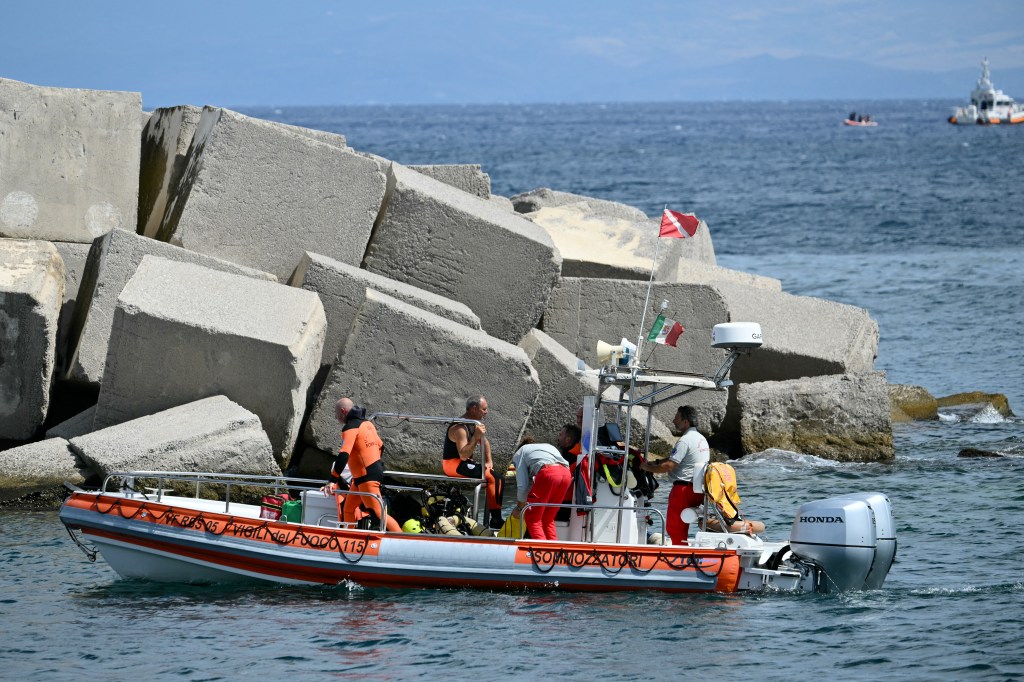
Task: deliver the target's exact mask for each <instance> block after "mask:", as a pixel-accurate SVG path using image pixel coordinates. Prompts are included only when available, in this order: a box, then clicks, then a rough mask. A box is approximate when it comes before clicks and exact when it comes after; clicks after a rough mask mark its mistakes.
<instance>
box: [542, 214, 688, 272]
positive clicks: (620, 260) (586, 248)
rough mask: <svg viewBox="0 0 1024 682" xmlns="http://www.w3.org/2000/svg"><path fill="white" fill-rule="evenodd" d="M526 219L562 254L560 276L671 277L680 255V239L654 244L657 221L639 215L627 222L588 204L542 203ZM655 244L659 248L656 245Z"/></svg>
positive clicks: (681, 240)
mask: <svg viewBox="0 0 1024 682" xmlns="http://www.w3.org/2000/svg"><path fill="white" fill-rule="evenodd" d="M525 215H526V217H527V218H529V219H530V220H532V221H533V222H534V223H536V224H537V225H540V226H541V227H542V228H544V231H545V232H547V233H548V235H550V236H551V240H552V241H553V242H554V243H555V246H556V247H558V251H559V253H561V254H562V277H605V278H609V279H641V280H643V281H645V282H646V281H647V280H648V279H650V276H651V266H652V265H653V263H654V256H655V251H657V256H658V265H657V267H656V268H655V271H654V278H655V279H656V280H658V281H666V280H669V281H670V275H674V274H675V272H676V269H677V267H678V263H679V259H680V258H681V257H682V244H683V242H684V241H685V240H683V239H665V240H663V243H661V244H659V243H658V225H657V224H656V223H655V221H652V220H648V219H647V216H643V218H641V219H640V220H637V221H631V220H626V219H624V218H617V217H613V216H608V215H601V214H599V213H596V212H595V211H594V209H593V208H591V206H590V204H589V203H587V202H585V201H581V202H578V203H575V204H564V205H561V206H553V207H545V208H541V209H538V210H537V211H535V212H533V213H527V214H525ZM659 247H660V248H659Z"/></svg>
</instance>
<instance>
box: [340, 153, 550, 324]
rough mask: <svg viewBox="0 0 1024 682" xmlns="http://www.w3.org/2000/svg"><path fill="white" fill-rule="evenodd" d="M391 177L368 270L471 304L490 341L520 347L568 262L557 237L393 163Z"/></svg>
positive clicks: (371, 245) (526, 221)
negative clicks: (563, 261)
mask: <svg viewBox="0 0 1024 682" xmlns="http://www.w3.org/2000/svg"><path fill="white" fill-rule="evenodd" d="M391 173H392V178H391V181H390V182H389V194H388V198H387V202H386V209H385V212H384V214H383V216H382V217H381V219H380V221H379V222H378V224H377V226H376V228H375V229H374V233H373V238H372V240H371V241H370V244H369V247H368V248H367V252H366V258H365V260H364V267H365V268H366V269H367V270H370V271H371V272H375V273H377V274H380V275H384V276H385V277H389V278H391V279H396V280H398V281H400V282H405V283H406V284H411V285H413V286H416V287H419V288H421V289H426V290H427V291H432V292H434V293H435V294H438V295H440V296H443V297H445V298H449V299H452V300H454V301H460V302H462V303H465V304H466V305H468V306H469V307H470V308H471V309H472V310H473V312H474V313H476V314H477V315H479V316H480V324H481V325H482V326H483V328H484V330H486V331H487V333H488V334H490V335H491V336H494V337H496V338H499V339H502V340H503V341H508V342H510V343H517V342H518V341H519V339H521V338H522V337H523V335H525V334H526V332H528V331H529V330H530V329H531V328H532V327H533V326H534V325H535V324H536V323H537V321H538V320H539V319H540V316H541V313H542V312H543V311H544V306H545V304H546V303H547V300H548V296H549V294H550V292H551V288H552V286H554V284H555V281H556V280H557V278H558V274H559V271H560V268H561V264H562V258H561V256H560V255H559V253H558V250H557V249H556V248H555V246H554V244H553V243H552V241H551V238H550V237H549V236H548V235H547V233H546V232H544V230H542V229H541V228H540V227H538V226H537V225H534V224H533V223H531V222H530V221H529V220H526V219H525V218H522V217H520V216H518V215H516V214H514V213H508V212H506V211H503V210H502V209H501V208H499V207H498V206H497V205H495V204H493V203H491V202H489V201H486V200H483V199H480V198H478V197H474V196H471V195H469V194H467V193H465V192H462V191H459V190H456V189H453V188H452V187H449V186H448V185H445V184H444V183H441V182H438V181H437V180H434V179H432V178H428V177H426V176H425V175H422V174H420V173H417V172H415V171H412V170H409V169H408V168H406V167H404V166H401V165H399V164H392V167H391ZM327 255H330V254H327ZM342 260H343V259H342Z"/></svg>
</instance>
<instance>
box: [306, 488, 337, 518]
mask: <svg viewBox="0 0 1024 682" xmlns="http://www.w3.org/2000/svg"><path fill="white" fill-rule="evenodd" d="M334 497H335V496H334V495H328V494H327V493H322V492H320V491H319V490H303V491H302V522H303V523H306V524H309V525H312V526H316V525H319V524H320V519H321V518H323V517H326V518H324V522H325V523H324V525H331V526H337V525H338V505H337V504H336V503H335V502H334ZM327 521H331V523H330V524H328V523H326V522H327Z"/></svg>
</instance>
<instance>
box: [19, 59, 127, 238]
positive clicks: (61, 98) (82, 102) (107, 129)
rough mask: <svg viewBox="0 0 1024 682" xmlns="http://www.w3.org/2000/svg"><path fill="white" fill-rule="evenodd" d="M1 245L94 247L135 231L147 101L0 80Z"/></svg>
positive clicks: (95, 91)
mask: <svg viewBox="0 0 1024 682" xmlns="http://www.w3.org/2000/svg"><path fill="white" fill-rule="evenodd" d="M0 111H2V112H4V115H3V116H0V169H2V172H0V237H19V238H25V239H46V240H51V241H65V242H91V241H92V240H94V239H96V238H97V237H99V236H102V235H103V234H105V233H106V232H109V231H110V230H112V229H113V228H115V227H122V228H125V229H130V230H133V229H135V224H136V214H137V210H138V190H139V135H140V133H141V131H142V118H141V113H142V96H141V95H140V94H139V93H137V92H107V91H101V90H72V89H65V88H45V87H39V86H35V85H29V84H27V83H19V82H18V81H13V80H8V79H6V78H0Z"/></svg>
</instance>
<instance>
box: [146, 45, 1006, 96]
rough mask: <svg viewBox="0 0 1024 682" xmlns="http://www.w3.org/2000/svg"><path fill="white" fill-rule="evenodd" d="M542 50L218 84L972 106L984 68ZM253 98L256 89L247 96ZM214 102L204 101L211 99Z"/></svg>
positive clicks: (331, 91)
mask: <svg viewBox="0 0 1024 682" xmlns="http://www.w3.org/2000/svg"><path fill="white" fill-rule="evenodd" d="M550 57H551V55H550V54H549V53H547V52H545V51H544V50H539V51H538V52H537V53H531V54H530V55H529V56H528V57H525V58H523V59H522V60H519V61H514V62H513V61H502V60H495V61H494V62H492V63H490V64H488V65H487V72H488V75H487V77H486V78H481V77H480V69H479V65H476V64H473V63H467V62H466V61H464V60H457V61H453V62H449V63H446V64H445V65H444V67H443V68H438V65H437V64H433V63H426V62H424V63H408V62H406V61H402V60H399V59H397V57H394V56H389V55H386V54H385V55H381V57H380V60H379V61H380V63H379V64H378V68H379V73H380V74H396V73H400V74H401V79H400V80H401V83H400V84H399V79H398V78H397V77H395V76H391V77H387V76H384V75H381V76H379V77H375V76H374V75H373V74H367V73H353V72H349V71H346V70H344V69H343V70H341V71H340V72H339V73H338V74H337V76H336V77H334V78H331V79H325V78H323V77H322V75H317V74H312V73H303V72H301V71H295V73H294V77H293V78H291V79H289V80H288V82H287V83H285V84H280V83H276V84H274V86H273V87H274V95H273V96H272V97H271V98H267V99H269V100H270V101H266V100H264V101H253V100H251V99H250V100H249V101H246V99H247V97H246V95H241V90H239V89H238V88H236V87H234V84H232V83H226V84H224V86H223V87H222V88H221V87H218V88H216V90H217V93H218V94H217V95H216V97H213V96H210V97H209V99H211V100H214V101H215V102H216V103H217V104H218V105H219V106H228V107H231V106H235V107H252V106H360V105H403V104H411V105H431V104H436V105H444V104H451V105H465V104H543V103H565V104H573V103H591V102H606V103H608V102H624V103H625V102H720V101H793V100H801V101H807V100H833V101H835V100H857V101H864V100H893V99H895V100H900V99H941V100H946V101H950V102H956V103H966V101H967V99H968V97H969V96H970V92H971V90H972V89H973V88H974V86H975V83H976V82H977V80H978V77H979V75H980V73H981V59H982V56H981V55H979V56H978V59H977V62H975V63H974V64H967V65H965V66H964V67H963V68H961V69H956V70H954V71H942V72H936V71H924V70H905V69H896V68H887V67H880V66H873V65H870V64H864V63H860V62H856V61H852V60H843V59H833V58H828V57H816V56H804V57H794V58H788V59H782V58H777V57H772V56H769V55H761V56H755V57H749V58H745V59H741V60H737V61H733V62H729V63H724V64H720V65H714V66H700V67H698V66H695V65H692V64H691V65H688V64H686V63H679V62H678V61H672V60H667V59H658V60H656V61H644V62H639V63H638V62H629V61H618V62H604V63H602V64H601V66H600V68H595V66H594V64H593V62H583V61H580V62H575V63H570V64H558V63H557V62H555V63H552V62H551V61H550V60H549V58H550ZM991 77H992V80H993V82H994V83H995V85H996V87H997V88H1000V89H1002V90H1003V91H1004V92H1006V93H1007V94H1009V95H1010V96H1011V97H1014V98H1015V99H1017V100H1018V101H1024V68H1001V67H1000V66H999V64H998V63H995V64H991ZM247 95H248V97H249V98H251V97H252V94H251V92H248V93H247ZM172 97H173V95H170V94H169V91H166V90H162V89H161V87H160V85H159V84H157V85H155V86H154V88H153V89H152V90H148V91H147V90H144V91H143V100H144V104H145V105H146V107H147V108H153V107H159V106H175V105H179V104H195V102H181V101H173V100H172V99H171V98H172ZM204 103H206V102H204Z"/></svg>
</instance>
